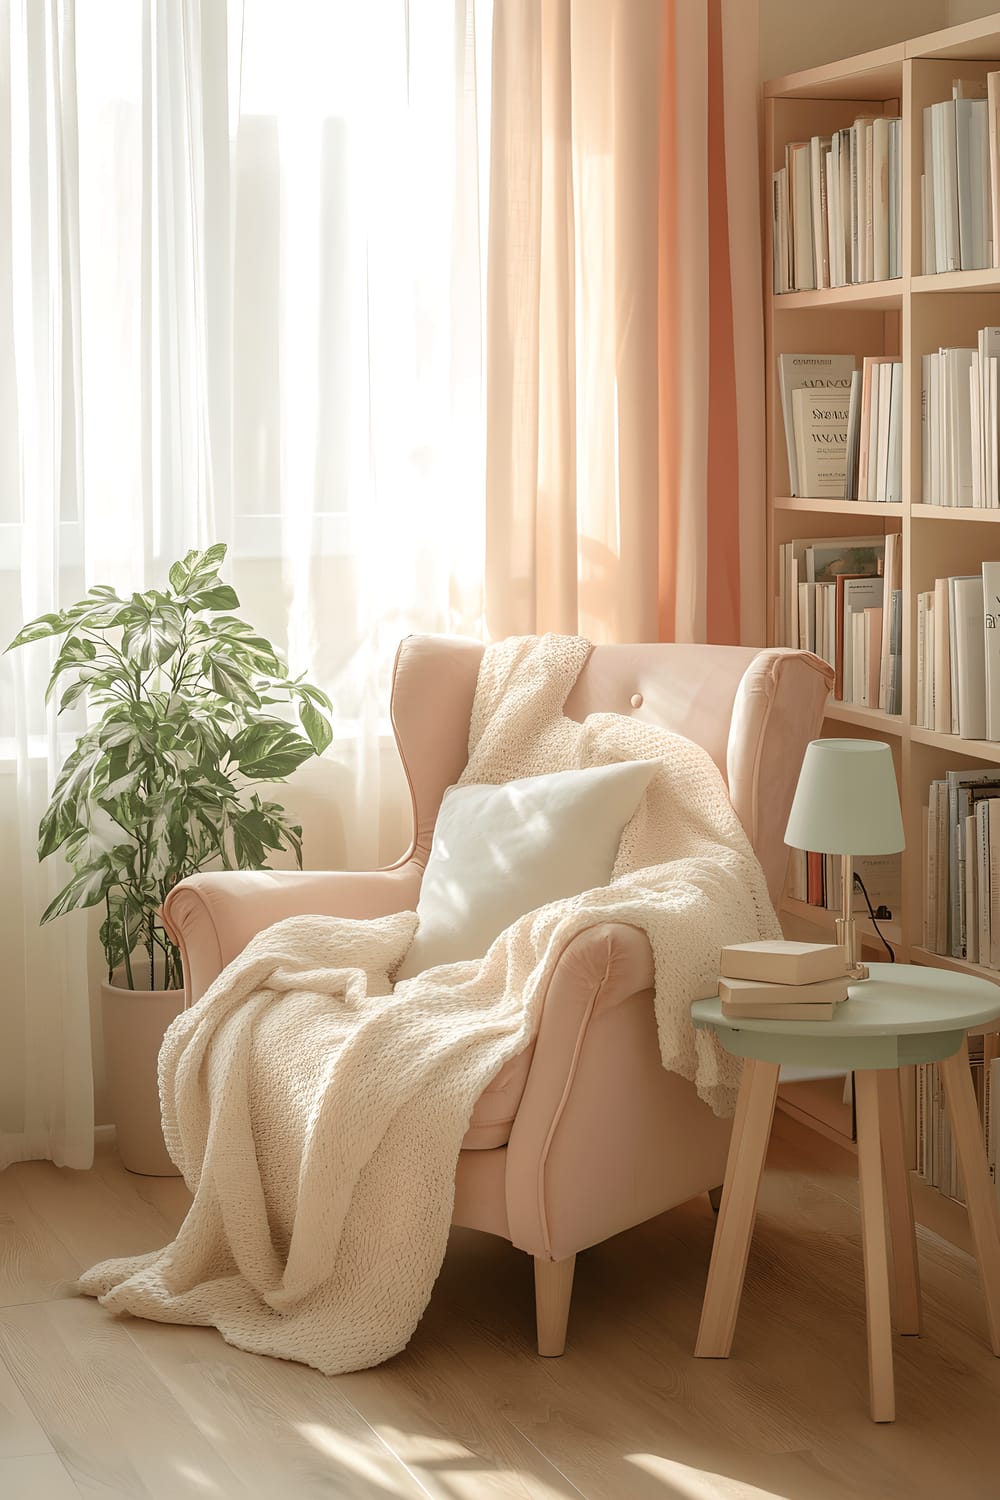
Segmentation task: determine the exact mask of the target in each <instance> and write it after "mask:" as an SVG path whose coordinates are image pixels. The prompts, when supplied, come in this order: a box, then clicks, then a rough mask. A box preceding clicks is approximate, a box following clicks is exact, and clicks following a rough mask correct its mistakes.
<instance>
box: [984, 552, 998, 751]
mask: <svg viewBox="0 0 1000 1500" xmlns="http://www.w3.org/2000/svg"><path fill="white" fill-rule="evenodd" d="M983 602H984V614H985V620H984V633H983V651H984V658H985V672H986V738H987V739H988V740H994V741H998V740H1000V562H984V563H983Z"/></svg>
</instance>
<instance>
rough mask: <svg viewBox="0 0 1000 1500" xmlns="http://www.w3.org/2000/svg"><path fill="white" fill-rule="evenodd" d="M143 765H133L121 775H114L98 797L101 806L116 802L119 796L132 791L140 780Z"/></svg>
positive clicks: (124, 795)
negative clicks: (112, 779)
mask: <svg viewBox="0 0 1000 1500" xmlns="http://www.w3.org/2000/svg"><path fill="white" fill-rule="evenodd" d="M142 774H143V767H142V766H135V767H134V768H133V769H132V770H130V771H125V772H124V773H123V774H122V775H121V776H116V777H115V779H114V781H111V782H109V783H108V785H107V786H106V787H104V788H103V789H102V791H101V793H100V795H99V797H98V799H97V800H98V801H99V802H100V804H101V806H102V807H105V806H107V804H108V803H109V802H116V801H117V800H118V798H119V797H126V796H127V795H128V794H129V792H134V791H135V790H136V788H137V787H138V785H139V783H140V782H141V781H142Z"/></svg>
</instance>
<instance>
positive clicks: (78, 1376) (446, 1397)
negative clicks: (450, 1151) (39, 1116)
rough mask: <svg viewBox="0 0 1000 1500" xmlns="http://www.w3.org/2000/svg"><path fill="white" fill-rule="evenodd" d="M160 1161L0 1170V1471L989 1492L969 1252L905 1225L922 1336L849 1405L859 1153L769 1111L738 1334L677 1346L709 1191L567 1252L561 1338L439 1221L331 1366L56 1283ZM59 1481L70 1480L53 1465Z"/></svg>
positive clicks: (858, 1371)
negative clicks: (414, 1320)
mask: <svg viewBox="0 0 1000 1500" xmlns="http://www.w3.org/2000/svg"><path fill="white" fill-rule="evenodd" d="M186 1202H187V1197H186V1192H185V1189H184V1187H183V1184H182V1183H181V1182H180V1181H179V1180H177V1179H165V1180H164V1179H148V1178H139V1177H134V1176H133V1175H132V1174H130V1173H127V1172H124V1171H123V1169H122V1168H121V1167H120V1165H119V1164H118V1163H117V1161H116V1160H115V1158H114V1157H113V1156H111V1155H109V1154H107V1153H102V1154H101V1155H100V1156H99V1158H98V1162H97V1164H96V1166H95V1169H94V1171H93V1172H91V1173H67V1172H62V1171H58V1170H57V1169H55V1168H53V1167H50V1166H48V1165H46V1164H44V1163H26V1164H22V1165H20V1166H19V1167H18V1168H16V1169H14V1170H13V1171H9V1172H7V1173H4V1174H0V1361H2V1363H0V1496H2V1497H3V1500H20V1497H21V1496H22V1495H25V1496H30V1497H31V1500H49V1497H50V1496H51V1500H64V1497H66V1496H73V1497H76V1496H78V1495H84V1496H88V1497H99V1496H100V1497H106V1496H111V1495H114V1496H116V1497H118V1500H121V1497H127V1500H131V1497H132V1496H135V1497H158V1496H166V1497H169V1500H187V1497H188V1496H199V1497H208V1500H211V1497H218V1496H222V1497H228V1496H250V1497H257V1496H259V1497H261V1500H284V1497H285V1496H286V1495H287V1496H288V1497H290V1500H291V1497H295V1500H297V1497H299V1496H303V1497H312V1496H328V1495H330V1496H333V1495H335V1496H337V1497H343V1500H355V1497H358V1500H362V1497H363V1500H369V1497H370V1500H419V1497H422V1496H424V1497H430V1500H580V1497H581V1496H584V1497H586V1500H737V1497H738V1500H776V1497H778V1500H846V1497H847V1496H849V1495H850V1496H854V1497H857V1500H904V1497H905V1500H932V1497H933V1500H938V1497H939V1496H942V1495H945V1496H947V1497H948V1500H986V1497H987V1496H991V1495H993V1494H997V1493H1000V1482H998V1462H997V1459H996V1456H995V1449H996V1444H995V1434H996V1412H997V1410H998V1409H1000V1362H998V1361H996V1360H995V1359H994V1358H993V1357H992V1355H991V1354H990V1352H989V1349H988V1345H987V1343H986V1339H985V1333H984V1316H983V1304H982V1296H981V1293H980V1289H979V1285H978V1278H977V1275H976V1271H975V1266H974V1264H973V1262H972V1260H971V1258H970V1257H969V1256H968V1255H967V1254H966V1253H965V1252H964V1251H963V1250H960V1249H956V1248H955V1247H954V1246H953V1245H950V1244H949V1243H948V1242H947V1241H945V1240H944V1239H942V1238H940V1237H939V1236H938V1235H936V1234H934V1233H932V1232H929V1231H928V1230H927V1229H925V1228H921V1229H920V1230H919V1232H918V1239H919V1253H920V1258H921V1273H922V1278H923V1287H924V1301H925V1330H924V1336H923V1337H922V1338H920V1339H916V1338H909V1339H894V1356H895V1366H896V1383H897V1396H898V1416H897V1420H896V1423H895V1424H894V1425H893V1426H890V1427H887V1426H880V1427H876V1426H875V1425H874V1424H873V1423H872V1422H870V1421H869V1419H868V1416H867V1410H866V1407H867V1377H866V1372H865V1325H864V1284H863V1277H862V1258H861V1232H860V1220H859V1216H858V1208H857V1182H856V1161H855V1160H854V1158H853V1157H851V1156H850V1155H848V1154H846V1153H844V1152H842V1151H840V1150H839V1149H838V1148H837V1147H835V1146H833V1145H831V1144H829V1143H827V1142H825V1141H820V1140H818V1138H816V1137H814V1136H812V1135H810V1134H809V1133H808V1132H803V1131H802V1130H801V1129H800V1128H799V1127H790V1126H788V1124H787V1122H786V1123H782V1122H781V1121H779V1122H778V1124H777V1125H776V1129H775V1140H774V1142H773V1145H772V1151H771V1153H770V1156H769V1162H768V1171H767V1172H766V1173H765V1176H764V1182H763V1187H762V1192H761V1199H760V1213H759V1217H758V1224H757V1230H756V1233H755V1236H754V1241H753V1245H752V1248H751V1253H750V1260H749V1265H748V1270H747V1279H746V1289H745V1293H744V1297H743V1302H742V1306H741V1310H740V1318H739V1325H738V1334H737V1340H736V1343H735V1345H734V1354H733V1356H732V1357H731V1358H730V1359H728V1360H711V1361H708V1360H695V1359H694V1358H693V1352H692V1351H693V1347H694V1339H695V1335H696V1332H697V1327H698V1319H699V1313H700V1307H701V1296H702V1293H703V1290H704V1285H705V1276H706V1271H707V1267H708V1260H709V1254H710V1250H711V1243H712V1235H713V1232H714V1227H715V1217H714V1215H713V1214H712V1213H711V1212H710V1210H709V1208H708V1205H707V1201H705V1200H704V1199H699V1200H694V1201H692V1202H691V1203H689V1204H685V1205H682V1206H681V1207H680V1208H678V1209H676V1210H674V1211H673V1212H672V1213H670V1214H666V1215H663V1216H662V1217H661V1218H660V1219H658V1220H655V1221H653V1222H651V1223H649V1224H645V1225H642V1226H640V1227H639V1228H637V1229H635V1230H632V1231H630V1232H629V1233H628V1234H625V1235H620V1236H618V1237H617V1238H616V1239H615V1240H613V1241H610V1242H608V1243H606V1244H604V1245H600V1246H596V1247H594V1248H593V1249H592V1250H589V1251H587V1252H585V1253H583V1254H582V1255H581V1256H580V1257H579V1260H578V1264H577V1271H576V1285H575V1288H574V1297H573V1308H572V1312H571V1317H570V1326H569V1338H568V1342H567V1351H566V1354H565V1355H564V1356H563V1357H562V1358H561V1359H548V1360H546V1359H541V1358H539V1356H538V1355H537V1353H536V1352H535V1349H534V1317H533V1304H532V1264H531V1260H530V1258H529V1257H528V1256H526V1255H523V1254H521V1253H520V1252H518V1251H516V1250H514V1249H513V1248H512V1247H511V1246H510V1245H508V1244H506V1243H504V1242H502V1241H500V1240H496V1239H493V1238H491V1237H489V1236H485V1235H476V1234H473V1233H472V1232H471V1231H466V1230H456V1231H454V1232H453V1235H452V1240H451V1244H450V1246H449V1252H448V1255H447V1257H446V1259H445V1264H444V1267H443V1269H442V1272H441V1275H440V1277H439V1279H438V1283H437V1285H436V1287H435V1290H434V1295H433V1297H432V1299H431V1302H430V1305H429V1307H428V1309H427V1311H426V1313H425V1315H424V1317H423V1318H422V1320H421V1322H420V1325H419V1327H418V1329H417V1332H416V1334H415V1336H414V1338H413V1340H412V1341H411V1343H410V1346H409V1347H408V1349H406V1350H405V1351H404V1352H403V1354H401V1355H399V1356H397V1358H395V1359H393V1360H390V1361H389V1362H388V1363H387V1364H385V1365H383V1366H381V1367H379V1368H378V1369H376V1370H368V1371H361V1372H358V1373H356V1374H352V1375H348V1376H341V1377H336V1378H326V1377H324V1376H321V1375H318V1374H317V1373H316V1372H315V1371H312V1370H308V1369H306V1368H304V1367H302V1366H298V1365H293V1364H290V1363H287V1362H284V1361H279V1360H271V1359H264V1358H260V1357H258V1356H255V1355H250V1354H246V1353H244V1352H242V1351H240V1350H235V1349H231V1348H230V1347H229V1346H228V1345H226V1344H225V1343H224V1342H223V1341H222V1339H221V1338H220V1337H219V1336H218V1335H217V1334H216V1333H215V1332H214V1331H213V1330H210V1329H192V1328H179V1327H166V1326H161V1325H159V1324H153V1323H145V1322H142V1321H139V1320H133V1319H116V1318H112V1317H111V1316H110V1315H109V1314H108V1313H107V1312H106V1311H105V1310H104V1309H103V1308H101V1307H100V1306H99V1305H98V1304H97V1303H94V1302H92V1301H90V1300H89V1299H77V1298H72V1297H69V1298H68V1293H70V1292H71V1291H72V1283H71V1281H69V1280H68V1279H66V1278H67V1277H72V1276H75V1274H76V1272H77V1271H78V1270H79V1269H80V1268H81V1267H82V1265H83V1264H84V1263H89V1261H90V1260H92V1259H97V1258H99V1257H101V1256H103V1255H107V1254H112V1253H129V1252H133V1251H137V1250H142V1249H148V1248H151V1247H152V1246H155V1245H156V1244H157V1243H158V1242H160V1243H166V1241H167V1240H169V1239H170V1238H171V1237H172V1236H173V1233H174V1230H175V1229H176V1227H177V1224H178V1223H179V1222H180V1220H181V1218H182V1217H183V1213H184V1211H185V1206H186ZM67 1486H68V1487H67Z"/></svg>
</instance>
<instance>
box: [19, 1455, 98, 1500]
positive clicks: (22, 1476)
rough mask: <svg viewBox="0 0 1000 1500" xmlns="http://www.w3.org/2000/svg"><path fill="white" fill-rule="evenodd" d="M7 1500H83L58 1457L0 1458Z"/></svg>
mask: <svg viewBox="0 0 1000 1500" xmlns="http://www.w3.org/2000/svg"><path fill="white" fill-rule="evenodd" d="M0 1495H2V1496H3V1500H80V1491H79V1490H78V1489H77V1487H76V1485H75V1484H74V1483H73V1481H72V1479H70V1477H69V1475H68V1474H67V1472H66V1470H65V1469H64V1468H63V1466H62V1464H61V1463H60V1462H59V1460H58V1458H56V1457H55V1456H54V1455H52V1454H50V1455H48V1456H39V1455H35V1456H34V1457H25V1458H0Z"/></svg>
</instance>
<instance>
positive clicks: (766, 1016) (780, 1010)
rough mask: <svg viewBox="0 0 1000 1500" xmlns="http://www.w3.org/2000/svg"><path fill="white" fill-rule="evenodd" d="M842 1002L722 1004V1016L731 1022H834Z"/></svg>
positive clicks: (727, 1002) (724, 1002) (726, 1002)
mask: <svg viewBox="0 0 1000 1500" xmlns="http://www.w3.org/2000/svg"><path fill="white" fill-rule="evenodd" d="M840 1003H841V1002H840V1001H838V1000H828V1001H827V1002H826V1003H824V1004H819V1005H801V1004H797V1005H768V1004H767V1003H766V1002H764V1001H761V1002H760V1003H757V1004H753V1005H745V1006H744V1005H733V1004H731V1003H730V1002H729V1001H727V1000H723V1002H722V1014H723V1015H724V1016H727V1017H728V1018H729V1020H731V1021H832V1020H833V1018H834V1016H835V1015H836V1014H837V1007H838V1005H839V1004H840Z"/></svg>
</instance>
